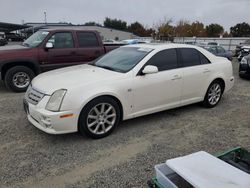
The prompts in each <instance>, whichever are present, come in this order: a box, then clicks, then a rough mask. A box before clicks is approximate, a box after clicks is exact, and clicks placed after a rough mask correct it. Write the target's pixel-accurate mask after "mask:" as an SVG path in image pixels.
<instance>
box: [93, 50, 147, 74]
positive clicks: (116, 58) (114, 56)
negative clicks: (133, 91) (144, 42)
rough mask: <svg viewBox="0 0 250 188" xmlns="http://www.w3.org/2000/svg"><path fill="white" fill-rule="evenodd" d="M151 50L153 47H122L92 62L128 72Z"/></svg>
mask: <svg viewBox="0 0 250 188" xmlns="http://www.w3.org/2000/svg"><path fill="white" fill-rule="evenodd" d="M151 51H152V49H151V48H140V47H121V48H118V49H116V50H113V51H111V52H109V53H108V54H106V55H105V56H103V57H101V58H100V59H98V60H97V61H96V62H94V63H92V65H94V66H98V67H102V68H105V69H109V70H112V71H116V72H122V73H126V72H128V71H130V70H131V69H132V68H133V67H134V66H135V65H137V64H138V63H139V62H140V61H141V60H142V59H143V58H144V57H145V56H146V55H147V54H149V53H150V52H151Z"/></svg>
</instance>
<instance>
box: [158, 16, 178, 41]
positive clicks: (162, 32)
mask: <svg viewBox="0 0 250 188" xmlns="http://www.w3.org/2000/svg"><path fill="white" fill-rule="evenodd" d="M172 22H173V21H172V19H166V18H165V19H164V20H162V21H159V22H158V23H157V24H156V25H155V27H156V30H157V34H156V35H157V38H158V39H161V40H173V36H174V33H175V27H174V26H173V25H171V24H172Z"/></svg>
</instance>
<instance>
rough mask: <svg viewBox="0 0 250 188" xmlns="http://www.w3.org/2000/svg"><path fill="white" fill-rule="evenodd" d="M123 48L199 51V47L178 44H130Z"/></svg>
mask: <svg viewBox="0 0 250 188" xmlns="http://www.w3.org/2000/svg"><path fill="white" fill-rule="evenodd" d="M123 47H138V48H151V49H155V50H163V49H170V48H195V49H200V47H197V46H194V45H189V44H178V43H143V44H132V45H126V46H123Z"/></svg>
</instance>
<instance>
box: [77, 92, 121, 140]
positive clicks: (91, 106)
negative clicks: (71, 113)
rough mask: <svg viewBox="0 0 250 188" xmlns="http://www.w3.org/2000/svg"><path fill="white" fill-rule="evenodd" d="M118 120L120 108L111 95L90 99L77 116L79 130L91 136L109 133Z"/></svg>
mask: <svg viewBox="0 0 250 188" xmlns="http://www.w3.org/2000/svg"><path fill="white" fill-rule="evenodd" d="M119 121H120V108H119V105H118V104H117V102H116V101H115V100H114V99H112V98H111V97H106V96H105V97H99V98H96V99H94V100H92V101H90V102H89V103H88V104H87V105H86V106H85V107H84V108H83V110H82V112H81V114H80V117H79V123H78V125H79V130H80V132H81V133H82V134H86V135H87V136H89V137H91V138H95V139H98V138H103V137H106V136H108V135H110V134H111V133H112V132H113V130H114V129H115V127H116V126H117V125H118V124H119Z"/></svg>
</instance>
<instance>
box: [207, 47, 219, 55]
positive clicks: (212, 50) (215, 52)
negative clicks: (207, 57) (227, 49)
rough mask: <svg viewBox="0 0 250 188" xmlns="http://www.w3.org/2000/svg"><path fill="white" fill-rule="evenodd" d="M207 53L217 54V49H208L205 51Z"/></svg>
mask: <svg viewBox="0 0 250 188" xmlns="http://www.w3.org/2000/svg"><path fill="white" fill-rule="evenodd" d="M207 50H208V51H209V52H211V53H212V54H217V48H216V47H210V48H208V49H207Z"/></svg>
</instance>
